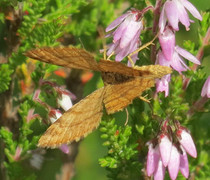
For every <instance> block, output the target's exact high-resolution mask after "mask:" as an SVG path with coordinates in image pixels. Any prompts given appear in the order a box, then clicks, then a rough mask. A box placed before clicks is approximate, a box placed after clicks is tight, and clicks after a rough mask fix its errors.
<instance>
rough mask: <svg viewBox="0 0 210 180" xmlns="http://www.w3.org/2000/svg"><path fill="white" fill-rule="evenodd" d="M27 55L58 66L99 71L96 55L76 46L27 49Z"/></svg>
mask: <svg viewBox="0 0 210 180" xmlns="http://www.w3.org/2000/svg"><path fill="white" fill-rule="evenodd" d="M25 55H26V56H28V57H30V58H32V59H36V60H39V61H42V62H46V63H50V64H55V65H58V66H63V67H69V68H76V69H82V70H94V71H98V63H97V62H96V61H95V59H94V56H93V55H92V54H91V53H89V52H87V51H85V50H84V49H79V48H75V47H44V48H38V49H32V50H30V51H27V52H26V53H25Z"/></svg>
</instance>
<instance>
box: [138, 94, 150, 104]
mask: <svg viewBox="0 0 210 180" xmlns="http://www.w3.org/2000/svg"><path fill="white" fill-rule="evenodd" d="M147 95H148V94H146V95H145V96H139V99H141V100H142V101H145V102H147V103H150V100H151V98H150V99H147Z"/></svg>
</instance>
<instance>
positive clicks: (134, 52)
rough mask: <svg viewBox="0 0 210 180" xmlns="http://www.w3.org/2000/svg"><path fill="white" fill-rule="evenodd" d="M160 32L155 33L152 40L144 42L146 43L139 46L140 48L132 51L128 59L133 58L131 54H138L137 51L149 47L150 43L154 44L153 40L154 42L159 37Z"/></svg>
mask: <svg viewBox="0 0 210 180" xmlns="http://www.w3.org/2000/svg"><path fill="white" fill-rule="evenodd" d="M158 34H159V33H157V34H156V35H155V37H154V38H153V39H152V40H151V41H149V42H147V43H146V44H144V45H143V46H141V47H140V48H138V49H136V50H135V51H133V52H132V53H130V54H129V55H128V60H129V61H130V60H132V58H131V56H132V55H134V54H136V53H138V52H139V51H141V50H142V49H145V48H147V47H148V46H150V45H154V43H153V42H154V40H155V39H156V38H157V37H158Z"/></svg>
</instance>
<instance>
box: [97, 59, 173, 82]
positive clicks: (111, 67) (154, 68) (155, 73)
mask: <svg viewBox="0 0 210 180" xmlns="http://www.w3.org/2000/svg"><path fill="white" fill-rule="evenodd" d="M98 66H99V69H100V71H103V72H113V73H119V74H124V75H127V76H140V77H151V78H161V77H162V76H164V75H166V74H170V73H171V72H172V69H171V68H170V67H167V66H161V65H147V66H135V67H134V68H132V67H128V66H126V65H125V64H123V63H120V62H116V61H110V60H100V62H99V63H98Z"/></svg>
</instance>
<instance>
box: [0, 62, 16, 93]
mask: <svg viewBox="0 0 210 180" xmlns="http://www.w3.org/2000/svg"><path fill="white" fill-rule="evenodd" d="M12 73H13V70H12V69H11V68H10V66H9V65H8V64H2V65H1V66H0V84H1V86H0V93H2V92H4V91H6V90H8V89H9V84H10V81H11V75H12Z"/></svg>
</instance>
